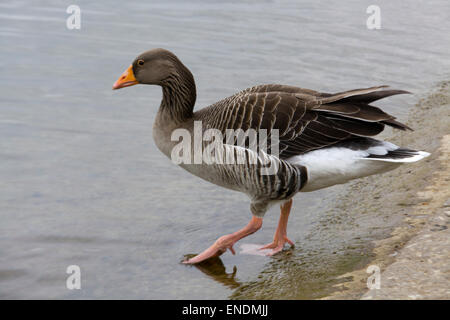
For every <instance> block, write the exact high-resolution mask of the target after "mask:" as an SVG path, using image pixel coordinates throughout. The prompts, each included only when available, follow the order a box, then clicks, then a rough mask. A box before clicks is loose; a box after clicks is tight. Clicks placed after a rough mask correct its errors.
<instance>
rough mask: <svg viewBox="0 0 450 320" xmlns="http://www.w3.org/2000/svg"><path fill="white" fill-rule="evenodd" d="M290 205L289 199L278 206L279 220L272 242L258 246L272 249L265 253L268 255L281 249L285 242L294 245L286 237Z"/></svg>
mask: <svg viewBox="0 0 450 320" xmlns="http://www.w3.org/2000/svg"><path fill="white" fill-rule="evenodd" d="M291 207H292V199H290V200H289V201H288V202H285V203H284V204H282V205H281V206H280V208H281V213H280V220H279V221H278V227H277V230H276V231H275V235H274V237H273V242H271V243H269V244H267V245H265V246H263V247H262V248H260V250H262V249H273V250H272V251H271V252H269V253H268V254H267V255H268V256H272V255H274V254H275V253H278V252H280V251H282V250H283V247H284V244H285V243H289V244H290V245H291V246H294V243H293V242H292V241H291V240H289V239H288V237H287V224H288V218H289V213H290V212H291Z"/></svg>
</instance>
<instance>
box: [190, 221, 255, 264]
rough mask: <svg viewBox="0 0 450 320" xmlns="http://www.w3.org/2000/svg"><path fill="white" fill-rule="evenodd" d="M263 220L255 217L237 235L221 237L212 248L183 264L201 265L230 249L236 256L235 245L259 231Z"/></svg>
mask: <svg viewBox="0 0 450 320" xmlns="http://www.w3.org/2000/svg"><path fill="white" fill-rule="evenodd" d="M262 220H263V219H262V218H258V217H255V216H253V217H252V220H250V222H249V223H248V224H247V225H246V226H245V227H244V228H242V229H241V230H239V231H236V232H235V233H232V234H228V235H225V236H222V237H220V238H219V239H217V240H216V242H214V244H213V245H212V246H211V247H209V248H208V249H206V250H205V251H203V252H202V253H200V254H199V255H196V256H195V257H193V258H192V259H188V260H185V261H183V263H187V264H194V263H199V262H202V261H204V260H206V259H209V258H212V257H217V256H220V255H221V254H223V253H224V252H225V251H227V249H230V251H231V253H232V254H235V253H236V252H235V251H234V249H233V245H234V244H235V243H236V242H237V241H238V240H240V239H242V238H244V237H246V236H248V235H251V234H252V233H255V232H256V231H258V230H259V229H260V228H261V226H262Z"/></svg>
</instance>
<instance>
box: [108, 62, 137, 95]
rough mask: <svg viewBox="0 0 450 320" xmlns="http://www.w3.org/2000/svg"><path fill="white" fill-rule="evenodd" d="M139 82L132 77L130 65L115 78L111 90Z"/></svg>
mask: <svg viewBox="0 0 450 320" xmlns="http://www.w3.org/2000/svg"><path fill="white" fill-rule="evenodd" d="M138 83H139V82H138V81H137V80H136V78H135V77H134V73H133V66H130V67H129V68H128V69H127V70H126V71H125V72H124V73H122V75H121V76H120V77H119V79H117V81H116V82H115V83H114V85H113V87H112V88H113V90H116V89H120V88H125V87H129V86H134V85H135V84H138Z"/></svg>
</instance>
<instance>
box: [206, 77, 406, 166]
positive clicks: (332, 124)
mask: <svg viewBox="0 0 450 320" xmlns="http://www.w3.org/2000/svg"><path fill="white" fill-rule="evenodd" d="M384 88H386V86H378V87H371V88H364V89H356V90H350V91H345V92H339V93H335V94H329V93H320V92H317V91H314V90H309V89H303V88H298V87H293V86H285V85H274V84H272V85H261V86H256V87H252V88H249V89H246V90H244V91H241V92H239V93H237V94H236V95H234V96H232V97H229V98H227V99H224V100H222V101H220V102H218V103H216V104H215V105H213V106H211V108H207V109H208V111H209V112H206V113H205V114H203V116H204V117H205V118H208V119H209V120H210V121H209V126H210V127H214V128H217V129H220V130H222V132H225V130H226V129H234V130H237V129H242V130H244V131H246V130H248V129H250V128H251V129H255V130H257V131H258V130H261V129H265V130H267V131H266V132H267V135H268V136H269V137H270V136H271V135H272V134H273V130H274V129H276V130H278V136H279V154H280V158H281V159H286V158H289V157H292V156H295V155H300V154H304V153H306V152H309V151H311V150H316V149H320V148H324V147H328V146H330V145H333V144H335V143H338V142H342V141H345V140H348V139H352V138H354V137H361V136H362V137H371V136H375V135H377V134H379V133H380V132H382V131H383V129H384V127H385V125H389V126H392V127H394V128H397V129H401V130H405V129H410V128H409V127H407V126H406V125H404V124H402V123H400V122H397V121H396V120H395V117H394V116H392V115H389V114H387V113H385V112H384V111H382V110H381V109H380V108H377V107H374V106H371V105H369V103H371V102H373V101H376V100H379V99H382V98H385V97H388V96H391V95H396V94H402V93H408V92H406V91H402V90H383V89H384ZM204 110H205V109H204ZM269 151H270V150H269Z"/></svg>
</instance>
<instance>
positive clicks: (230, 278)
mask: <svg viewBox="0 0 450 320" xmlns="http://www.w3.org/2000/svg"><path fill="white" fill-rule="evenodd" d="M193 256H194V255H193ZM187 258H189V257H187ZM193 266H194V267H195V268H197V269H198V270H200V271H201V272H202V273H204V274H205V275H207V276H208V277H209V278H211V279H213V280H214V281H217V282H219V283H221V284H223V285H224V286H226V287H228V288H230V289H236V288H238V287H240V286H241V283H240V282H239V281H238V280H237V279H236V273H237V267H236V266H233V272H231V273H227V272H226V268H225V265H224V264H223V262H222V259H220V258H219V257H212V258H209V259H207V260H205V261H202V262H200V263H197V264H195V265H193Z"/></svg>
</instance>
